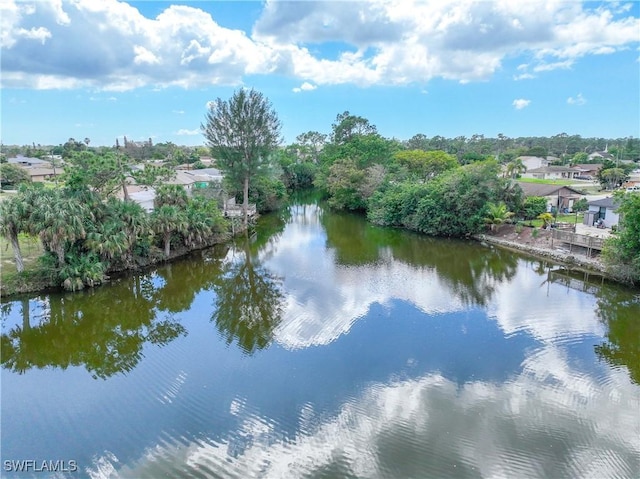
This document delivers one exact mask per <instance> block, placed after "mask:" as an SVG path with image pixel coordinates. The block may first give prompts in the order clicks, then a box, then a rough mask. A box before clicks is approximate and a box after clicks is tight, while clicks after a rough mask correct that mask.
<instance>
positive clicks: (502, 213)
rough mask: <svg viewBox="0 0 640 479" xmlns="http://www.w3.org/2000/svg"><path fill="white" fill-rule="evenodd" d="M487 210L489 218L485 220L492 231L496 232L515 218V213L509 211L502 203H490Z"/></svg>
mask: <svg viewBox="0 0 640 479" xmlns="http://www.w3.org/2000/svg"><path fill="white" fill-rule="evenodd" d="M487 208H488V211H487V216H486V217H485V218H484V222H485V223H486V224H488V225H490V227H491V231H494V230H495V229H496V227H497V226H500V225H502V224H503V223H505V222H506V221H507V220H508V219H509V218H511V217H512V216H513V212H512V211H509V210H508V208H507V205H505V204H504V203H502V202H500V203H498V204H495V203H492V202H488V203H487Z"/></svg>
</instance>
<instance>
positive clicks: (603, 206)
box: [583, 196, 620, 228]
mask: <svg viewBox="0 0 640 479" xmlns="http://www.w3.org/2000/svg"><path fill="white" fill-rule="evenodd" d="M619 206H620V204H619V203H618V202H617V201H616V199H615V198H613V197H611V196H608V197H607V198H603V199H601V200H594V201H590V202H589V210H588V211H586V212H585V214H584V220H583V223H584V224H586V225H588V226H593V225H594V224H595V223H596V222H597V221H598V220H600V219H602V222H603V223H604V225H605V226H606V227H607V228H611V227H612V226H617V225H618V221H619V219H620V216H619V215H618V213H617V212H616V210H617V209H618V207H619Z"/></svg>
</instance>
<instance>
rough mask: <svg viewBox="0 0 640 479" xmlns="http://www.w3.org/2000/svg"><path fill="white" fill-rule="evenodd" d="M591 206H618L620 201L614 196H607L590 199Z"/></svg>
mask: <svg viewBox="0 0 640 479" xmlns="http://www.w3.org/2000/svg"><path fill="white" fill-rule="evenodd" d="M589 206H603V207H605V208H617V207H618V206H620V203H618V201H616V199H615V198H614V197H612V196H607V197H606V198H602V199H601V200H594V201H589Z"/></svg>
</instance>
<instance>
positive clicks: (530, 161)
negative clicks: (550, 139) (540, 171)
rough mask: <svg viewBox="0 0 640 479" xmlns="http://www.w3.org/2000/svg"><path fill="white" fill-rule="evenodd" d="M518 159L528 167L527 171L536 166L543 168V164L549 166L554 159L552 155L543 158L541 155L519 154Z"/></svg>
mask: <svg viewBox="0 0 640 479" xmlns="http://www.w3.org/2000/svg"><path fill="white" fill-rule="evenodd" d="M518 159H519V160H520V161H522V164H523V165H524V166H526V167H527V171H529V170H533V169H535V168H542V167H543V166H549V165H550V164H551V162H552V161H553V160H554V158H552V157H547V158H542V157H539V156H519V157H518Z"/></svg>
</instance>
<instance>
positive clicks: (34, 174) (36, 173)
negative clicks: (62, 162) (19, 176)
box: [24, 167, 64, 183]
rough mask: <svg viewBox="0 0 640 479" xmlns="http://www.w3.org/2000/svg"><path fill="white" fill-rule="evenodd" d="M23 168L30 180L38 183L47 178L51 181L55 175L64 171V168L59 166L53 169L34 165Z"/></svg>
mask: <svg viewBox="0 0 640 479" xmlns="http://www.w3.org/2000/svg"><path fill="white" fill-rule="evenodd" d="M24 170H25V171H26V172H27V174H28V175H29V178H31V181H35V182H38V183H42V182H44V181H47V180H50V181H53V179H54V178H55V177H56V176H60V175H61V174H62V173H64V170H63V169H61V168H58V169H57V170H54V169H53V168H44V167H42V168H39V167H34V168H25V169H24Z"/></svg>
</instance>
